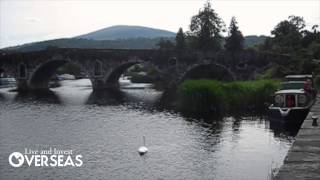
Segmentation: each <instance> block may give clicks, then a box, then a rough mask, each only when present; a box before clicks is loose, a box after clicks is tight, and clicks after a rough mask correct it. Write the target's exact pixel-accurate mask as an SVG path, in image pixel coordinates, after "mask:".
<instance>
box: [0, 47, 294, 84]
mask: <svg viewBox="0 0 320 180" xmlns="http://www.w3.org/2000/svg"><path fill="white" fill-rule="evenodd" d="M285 59H288V57H285V56H281V55H270V54H259V53H255V52H250V51H244V52H241V53H238V54H237V55H235V54H228V53H214V54H213V53H212V54H210V53H206V54H203V53H199V52H191V51H189V52H178V51H169V50H166V51H164V50H119V49H47V50H44V51H36V52H25V53H11V54H5V53H2V54H1V55H0V72H1V73H5V74H7V75H10V76H12V77H14V78H16V80H17V87H18V90H37V89H48V82H49V80H50V78H51V77H52V76H53V75H54V74H55V72H56V70H57V69H58V68H59V67H61V66H63V65H64V64H66V63H74V64H76V65H78V66H79V67H80V68H81V70H82V72H85V73H86V75H87V76H88V77H89V78H90V80H91V83H92V88H93V89H94V90H99V89H106V88H110V87H118V79H119V78H120V76H121V75H122V74H123V73H124V71H126V70H127V69H128V68H129V67H131V66H133V65H135V64H144V65H146V66H152V67H154V68H156V69H157V70H158V71H159V72H161V74H162V76H163V77H164V78H163V81H165V82H166V84H167V85H169V86H170V85H172V84H177V83H178V82H181V80H184V79H188V78H215V79H217V80H234V79H241V80H242V79H250V78H252V77H254V75H255V74H257V73H258V72H259V71H261V70H265V68H266V67H270V66H271V65H272V64H274V63H285V62H286V61H284V60H285Z"/></svg>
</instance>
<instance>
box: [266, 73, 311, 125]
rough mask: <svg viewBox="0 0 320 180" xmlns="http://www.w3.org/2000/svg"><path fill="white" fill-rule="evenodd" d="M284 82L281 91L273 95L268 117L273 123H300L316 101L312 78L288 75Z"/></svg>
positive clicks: (309, 76)
mask: <svg viewBox="0 0 320 180" xmlns="http://www.w3.org/2000/svg"><path fill="white" fill-rule="evenodd" d="M286 80H287V81H285V82H283V83H282V89H281V90H279V91H277V92H275V93H274V103H273V104H271V105H270V106H269V115H270V117H271V120H274V121H281V122H285V123H301V122H302V121H303V120H304V119H305V118H306V116H307V115H308V113H309V111H310V109H311V107H312V105H313V104H314V103H315V101H316V98H315V94H316V91H315V89H314V88H313V87H314V86H313V82H312V76H311V75H289V76H286Z"/></svg>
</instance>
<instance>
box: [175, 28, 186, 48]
mask: <svg viewBox="0 0 320 180" xmlns="http://www.w3.org/2000/svg"><path fill="white" fill-rule="evenodd" d="M185 48H186V38H185V35H184V33H183V30H182V28H179V31H178V33H177V35H176V49H177V50H184V49H185Z"/></svg>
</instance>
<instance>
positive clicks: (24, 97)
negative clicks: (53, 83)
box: [14, 90, 61, 104]
mask: <svg viewBox="0 0 320 180" xmlns="http://www.w3.org/2000/svg"><path fill="white" fill-rule="evenodd" d="M14 101H16V102H23V103H29V102H36V103H48V104H61V100H60V98H59V97H58V96H57V95H56V94H55V93H54V92H53V91H51V90H38V91H28V92H18V93H17V95H16V96H15V98H14Z"/></svg>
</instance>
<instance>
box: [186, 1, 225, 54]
mask: <svg viewBox="0 0 320 180" xmlns="http://www.w3.org/2000/svg"><path fill="white" fill-rule="evenodd" d="M190 31H191V33H192V35H193V36H195V37H196V38H197V41H198V42H197V48H198V49H200V50H203V51H208V50H214V51H218V50H220V49H221V44H222V40H223V38H222V35H221V32H223V31H225V25H224V22H223V21H222V19H221V18H220V17H219V16H218V14H217V13H216V12H215V11H214V10H213V9H212V8H211V3H210V1H207V3H206V4H205V5H204V8H203V9H200V10H199V13H198V14H197V15H195V16H193V17H192V18H191V24H190Z"/></svg>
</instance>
